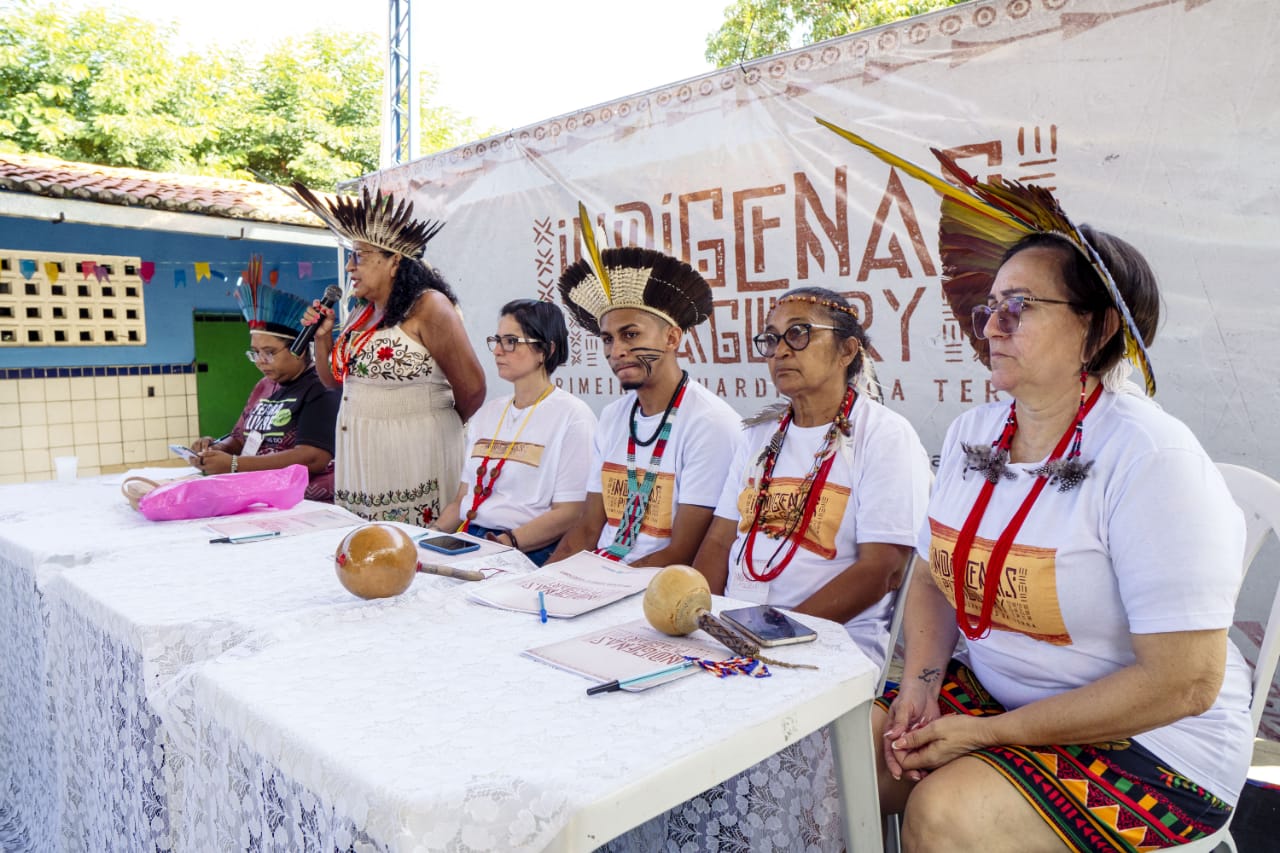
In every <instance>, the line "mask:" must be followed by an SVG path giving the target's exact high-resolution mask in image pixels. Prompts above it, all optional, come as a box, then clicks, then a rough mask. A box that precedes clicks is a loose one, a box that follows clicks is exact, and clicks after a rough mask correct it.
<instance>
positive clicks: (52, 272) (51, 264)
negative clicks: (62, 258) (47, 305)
mask: <svg viewBox="0 0 1280 853" xmlns="http://www.w3.org/2000/svg"><path fill="white" fill-rule="evenodd" d="M44 276H45V278H47V279H49V283H50V284H57V283H58V262H57V261H45V262H44Z"/></svg>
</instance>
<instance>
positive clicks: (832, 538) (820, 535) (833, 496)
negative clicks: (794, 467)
mask: <svg viewBox="0 0 1280 853" xmlns="http://www.w3.org/2000/svg"><path fill="white" fill-rule="evenodd" d="M803 485H804V480H803V479H801V478H799V477H779V478H777V479H776V480H774V481H773V482H772V483H771V484H770V485H769V494H768V495H767V496H766V499H767V501H768V503H767V504H765V506H764V508H763V509H761V510H760V525H761V526H760V532H761V533H765V534H775V535H782V534H784V533H786V532H787V527H788V526H792V527H799V525H800V522H801V521H802V520H803V514H804V505H803V501H804V500H806V499H807V494H801V486H803ZM758 488H759V487H758V486H757V485H756V483H755V478H750V479H749V480H748V482H747V487H746V488H745V489H743V490H742V492H741V493H740V494H739V495H738V514H739V515H740V516H741V521H739V522H738V530H739V531H741V532H742V533H748V532H750V530H751V519H752V518H753V517H754V516H755V503H756V494H757V491H758ZM850 494H851V493H850V491H849V487H848V486H841V485H838V484H835V483H825V484H824V485H823V487H822V493H821V494H820V495H818V505H817V506H816V507H815V508H814V511H813V519H812V520H811V521H810V522H809V526H808V527H807V528H806V529H805V532H804V538H803V539H801V540H800V546H799V547H801V548H803V549H804V550H806V551H810V552H812V553H814V554H818V555H820V556H821V557H823V558H824V559H827V560H830V559H831V558H833V557H834V556H835V555H836V534H837V533H839V532H840V522H841V520H842V519H843V518H844V512H845V509H846V508H847V507H848V505H849V496H850ZM793 514H794V516H795V517H794V523H792V522H793V519H792V516H793Z"/></svg>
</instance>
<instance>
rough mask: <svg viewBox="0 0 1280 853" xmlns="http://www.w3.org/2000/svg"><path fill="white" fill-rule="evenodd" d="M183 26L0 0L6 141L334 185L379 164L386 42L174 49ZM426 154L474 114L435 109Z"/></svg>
mask: <svg viewBox="0 0 1280 853" xmlns="http://www.w3.org/2000/svg"><path fill="white" fill-rule="evenodd" d="M173 37H174V27H173V26H172V25H161V24H156V23H153V22H150V21H146V20H142V19H139V18H137V17H134V16H131V15H128V14H123V13H120V12H116V11H112V10H109V9H87V10H83V11H79V12H76V13H70V14H69V13H65V12H63V11H61V9H60V8H59V7H57V6H56V5H54V4H47V3H35V2H32V0H20V2H17V3H10V4H4V5H0V150H10V151H19V152H28V153H36V154H45V155H48V156H52V157H59V158H62V159H65V160H74V161H79V162H88V163H99V164H102V165H109V166H127V167H136V168H141V169H150V170H154V171H170V172H181V173H187V174H208V175H221V176H226V177H236V178H244V179H249V180H252V179H253V173H254V172H257V173H259V174H261V175H263V176H265V177H267V178H270V179H271V180H274V181H286V180H291V179H295V178H296V179H298V180H301V181H303V182H305V183H307V184H308V185H310V186H314V187H317V188H322V189H332V188H333V187H334V186H336V185H337V184H338V183H339V182H341V181H346V180H350V179H351V178H354V177H357V176H359V175H362V174H366V173H369V172H372V171H375V170H376V169H377V168H378V156H379V150H380V139H381V136H380V133H381V119H382V109H381V107H382V86H383V63H384V56H385V48H384V46H383V45H382V44H381V42H380V41H379V39H378V38H377V37H375V36H373V35H355V36H353V35H351V34H348V33H343V34H335V33H326V32H322V31H317V32H313V33H310V34H308V35H306V36H304V37H302V38H296V39H286V40H284V41H282V42H281V43H280V44H278V45H277V46H276V47H274V48H273V49H271V50H270V51H269V52H267V53H266V54H265V55H264V56H262V57H261V58H260V59H250V58H248V50H247V48H244V47H242V46H233V47H230V48H224V47H221V46H220V47H218V48H216V49H210V50H209V51H208V52H207V53H205V54H195V53H189V54H185V55H175V54H174V53H173V52H172V51H171V50H170V49H169V47H168V45H169V44H170V43H171V42H172V41H173ZM434 88H435V87H434V84H433V81H432V80H431V78H430V76H429V75H423V79H422V91H423V93H424V95H423V107H422V119H423V122H422V133H421V137H422V139H423V146H422V148H423V151H422V152H420V153H428V152H430V151H435V150H439V149H441V148H448V147H452V146H453V145H457V144H459V143H461V142H463V141H466V140H467V139H472V138H476V136H472V135H471V134H476V135H477V136H478V135H483V134H482V133H480V132H479V131H478V129H477V128H476V126H475V124H474V122H472V121H471V120H470V119H467V118H464V117H462V116H459V115H458V114H457V113H456V112H454V111H452V110H449V109H447V108H443V107H432V106H431V105H430V104H429V102H427V99H428V98H430V97H431V95H432V94H433V93H434Z"/></svg>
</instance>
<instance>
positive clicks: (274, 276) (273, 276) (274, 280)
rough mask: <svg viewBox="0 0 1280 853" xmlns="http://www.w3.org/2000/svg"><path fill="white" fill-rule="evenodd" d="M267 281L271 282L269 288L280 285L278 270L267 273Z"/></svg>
mask: <svg viewBox="0 0 1280 853" xmlns="http://www.w3.org/2000/svg"><path fill="white" fill-rule="evenodd" d="M267 281H269V282H271V286H272V287H275V286H276V285H277V284H279V283H280V270H272V271H271V272H269V273H267Z"/></svg>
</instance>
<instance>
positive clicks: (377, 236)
mask: <svg viewBox="0 0 1280 853" xmlns="http://www.w3.org/2000/svg"><path fill="white" fill-rule="evenodd" d="M282 189H283V187H282ZM285 192H289V191H288V190H285ZM289 195H292V196H293V197H294V200H295V201H297V202H298V203H299V204H301V205H303V206H304V207H306V208H307V209H308V210H310V211H311V212H312V213H314V214H315V215H316V216H318V217H320V218H321V219H322V220H324V224H325V225H327V226H329V230H330V231H332V232H333V233H334V234H337V235H338V238H339V239H341V240H343V241H345V242H347V243H369V244H371V245H374V246H377V247H378V248H379V249H386V250H387V251H388V252H393V253H395V254H397V255H404V256H405V257H409V258H421V257H422V254H423V253H424V252H425V251H426V249H427V243H428V242H429V241H430V240H431V238H432V237H434V236H436V234H438V233H439V232H440V229H441V228H443V227H444V223H443V222H440V221H439V220H433V219H414V218H413V202H411V201H407V200H402V201H401V202H400V203H399V204H396V200H395V197H394V196H392V195H391V194H390V193H387V194H386V195H383V194H381V193H378V192H370V190H369V188H368V187H367V186H366V187H364V188H362V189H361V191H360V195H359V196H356V197H354V198H352V197H348V196H335V197H334V198H333V199H332V200H321V199H320V198H318V197H317V196H316V194H315V193H313V192H312V191H311V190H309V189H307V187H306V186H305V185H304V184H301V183H299V182H298V181H294V182H293V192H290V193H289Z"/></svg>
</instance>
